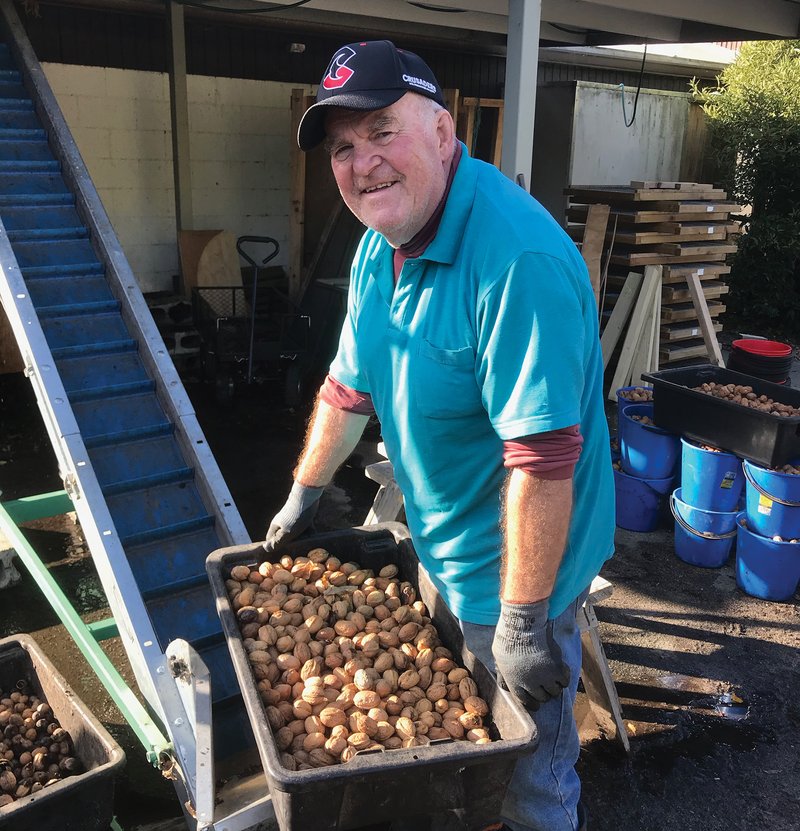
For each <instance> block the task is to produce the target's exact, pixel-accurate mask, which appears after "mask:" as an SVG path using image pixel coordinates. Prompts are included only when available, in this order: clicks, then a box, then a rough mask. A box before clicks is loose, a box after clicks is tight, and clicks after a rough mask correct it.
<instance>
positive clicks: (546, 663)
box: [492, 600, 569, 710]
mask: <svg viewBox="0 0 800 831" xmlns="http://www.w3.org/2000/svg"><path fill="white" fill-rule="evenodd" d="M548 606H549V601H548V600H539V601H538V602H536V603H506V602H505V601H504V600H501V601H500V620H499V621H498V623H497V629H496V630H495V634H494V641H493V643H492V654H493V655H494V660H495V663H496V665H497V681H498V683H499V684H500V686H501V687H502V688H503V689H504V690H508V691H509V692H510V693H512V694H513V695H514V696H516V698H518V699H519V700H520V701H521V702H522V703H523V704H524V705H525V706H526V707H527V708H528V709H530V710H536V709H538V707H539V705H540V704H544V702H545V701H549V700H550V699H551V698H556V696H558V695H560V694H561V690H562V689H564V687H566V686H567V684H569V667H568V666H567V665H566V664H565V663H564V660H563V659H562V657H561V650H560V649H559V647H558V644H557V643H556V642H555V640H554V639H553V622H552V621H548V619H547V611H548Z"/></svg>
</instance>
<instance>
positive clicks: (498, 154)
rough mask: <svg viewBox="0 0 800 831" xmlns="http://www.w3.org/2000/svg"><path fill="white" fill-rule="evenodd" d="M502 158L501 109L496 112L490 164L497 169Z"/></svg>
mask: <svg viewBox="0 0 800 831" xmlns="http://www.w3.org/2000/svg"><path fill="white" fill-rule="evenodd" d="M502 158H503V107H502V106H501V107H499V108H498V110H497V125H496V126H495V128H494V135H493V136H492V164H493V165H494V166H495V167H497V168H499V167H500V162H501V161H502Z"/></svg>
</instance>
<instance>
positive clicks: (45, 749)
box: [0, 692, 83, 808]
mask: <svg viewBox="0 0 800 831" xmlns="http://www.w3.org/2000/svg"><path fill="white" fill-rule="evenodd" d="M0 730H2V731H3V733H2V741H0V808H2V807H5V806H6V805H10V804H11V803H12V802H14V801H15V800H17V799H22V798H23V797H26V796H28V795H29V794H33V793H37V791H40V790H42V788H46V787H47V786H48V785H52V784H54V783H55V782H58V781H59V780H61V779H63V778H65V777H67V776H71V775H72V774H75V773H81V772H82V771H83V766H82V765H81V763H80V760H79V759H77V758H76V757H75V750H74V747H73V745H72V738H71V737H70V735H69V733H68V732H67V731H66V730H64V729H62V727H61V725H60V724H59V723H58V719H56V717H55V716H54V715H53V711H52V709H51V708H50V705H49V704H47V703H46V702H44V701H42V700H41V699H39V698H37V697H36V696H35V695H25V694H24V693H22V692H12V693H11V694H10V695H9V696H7V697H6V696H4V695H3V694H2V693H0Z"/></svg>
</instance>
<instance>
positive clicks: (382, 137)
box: [375, 130, 394, 144]
mask: <svg viewBox="0 0 800 831" xmlns="http://www.w3.org/2000/svg"><path fill="white" fill-rule="evenodd" d="M393 135H394V133H393V132H392V131H391V130H384V131H383V132H381V133H378V134H377V135H376V136H375V141H377V142H380V143H381V144H386V142H387V141H389V140H390V139H391V138H392V136H393Z"/></svg>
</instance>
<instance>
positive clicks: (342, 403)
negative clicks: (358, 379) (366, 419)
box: [319, 375, 375, 415]
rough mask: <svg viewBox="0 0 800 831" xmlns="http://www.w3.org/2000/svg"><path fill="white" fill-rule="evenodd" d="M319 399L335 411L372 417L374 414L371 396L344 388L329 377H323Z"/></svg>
mask: <svg viewBox="0 0 800 831" xmlns="http://www.w3.org/2000/svg"><path fill="white" fill-rule="evenodd" d="M319 397H320V398H321V399H322V400H323V401H324V402H325V403H326V404H328V405H329V406H331V407H335V408H336V409H337V410H346V411H347V412H348V413H357V414H358V415H372V414H373V413H374V412H375V407H374V406H373V404H372V396H371V395H370V394H369V393H368V392H359V391H358V390H354V389H352V388H351V387H346V386H345V385H344V384H341V383H339V381H337V380H336V379H335V378H332V377H331V376H330V375H327V376H326V377H325V383H324V384H323V385H322V387H321V388H320V391H319Z"/></svg>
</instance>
